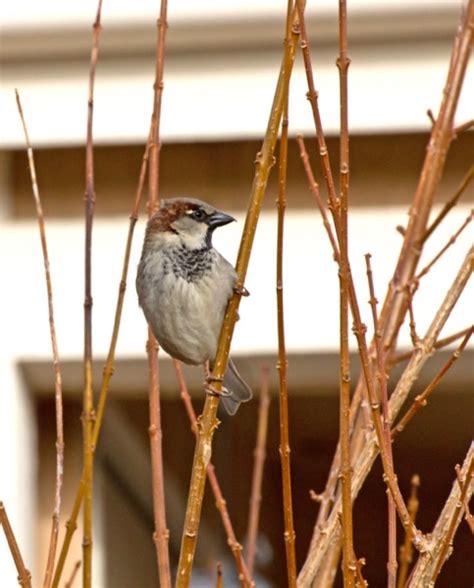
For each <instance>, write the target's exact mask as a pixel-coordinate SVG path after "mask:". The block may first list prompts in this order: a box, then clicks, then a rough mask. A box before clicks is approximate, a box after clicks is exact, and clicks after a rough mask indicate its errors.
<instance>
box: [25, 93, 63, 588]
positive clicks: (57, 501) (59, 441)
mask: <svg viewBox="0 0 474 588" xmlns="http://www.w3.org/2000/svg"><path fill="white" fill-rule="evenodd" d="M15 93H16V102H17V106H18V112H19V114H20V118H21V123H22V125H23V131H24V134H25V142H26V148H27V154H28V166H29V169H30V176H31V187H32V190H33V198H34V201H35V205H36V216H37V218H38V226H39V232H40V239H41V249H42V251H43V265H44V273H45V279H46V291H47V296H48V314H49V331H50V337H51V347H52V351H53V371H54V402H55V412H56V485H55V494H54V511H53V520H52V524H51V537H50V540H49V549H48V561H47V564H46V573H45V578H44V581H43V587H44V588H49V587H50V586H51V580H52V576H53V568H54V559H55V556H56V547H57V543H58V531H59V516H60V513H61V490H62V485H63V468H64V427H63V395H62V380H61V369H60V366H59V353H58V344H57V338H56V327H55V323H54V305H53V286H52V282H51V273H50V270H49V255H48V245H47V241H46V230H45V224H44V215H43V207H42V205H41V198H40V193H39V188H38V182H37V179H36V168H35V160H34V155H33V148H32V146H31V142H30V138H29V135H28V129H27V126H26V122H25V117H24V115H23V109H22V106H21V101H20V95H19V94H18V91H15Z"/></svg>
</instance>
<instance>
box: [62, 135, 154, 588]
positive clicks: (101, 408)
mask: <svg viewBox="0 0 474 588" xmlns="http://www.w3.org/2000/svg"><path fill="white" fill-rule="evenodd" d="M149 144H150V139H149V140H148V143H147V145H146V148H145V153H144V155H143V159H142V165H141V169H140V176H139V180H138V186H137V190H136V193H135V201H134V205H133V209H132V212H131V215H130V223H129V228H128V234H127V241H126V246H125V253H124V260H123V266H122V276H121V280H120V284H119V288H118V298H117V304H116V309H115V317H114V326H113V329H112V337H111V341H110V345H109V351H108V354H107V361H106V364H105V368H104V373H103V377H102V385H101V391H100V396H99V402H98V406H97V413H96V419H95V421H94V429H93V433H92V446H93V450H94V452H95V450H96V447H97V442H98V440H99V435H100V430H101V426H102V421H103V417H104V412H105V406H106V402H107V395H108V390H109V386H110V380H111V379H112V376H113V373H114V361H115V350H116V347H117V340H118V334H119V331H120V322H121V318H122V310H123V303H124V299H125V291H126V287H127V276H128V268H129V264H130V254H131V249H132V242H133V234H134V230H135V226H136V223H137V220H138V209H139V206H140V201H141V197H142V194H143V187H144V183H145V176H146V171H147V165H148V153H149ZM83 498H84V479H83V475H82V476H81V480H80V483H79V486H78V489H77V492H76V497H75V499H74V505H73V509H72V511H71V515H70V517H69V519H68V521H67V523H66V535H65V538H64V541H63V544H62V547H61V551H60V554H59V558H58V563H57V565H56V570H55V572H54V578H53V584H52V588H58V586H59V582H60V580H61V575H62V572H63V570H64V564H65V563H66V557H67V554H68V551H69V547H70V545H71V541H72V537H73V535H74V532H75V531H76V529H77V518H78V516H79V511H80V508H81V504H82V500H83Z"/></svg>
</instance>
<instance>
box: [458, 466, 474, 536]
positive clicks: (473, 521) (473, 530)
mask: <svg viewBox="0 0 474 588" xmlns="http://www.w3.org/2000/svg"><path fill="white" fill-rule="evenodd" d="M454 470H455V471H456V477H457V479H458V484H459V489H460V490H461V492H462V490H463V486H464V484H467V483H468V482H469V480H468V479H466V480H463V479H462V473H461V468H460V467H459V464H457V465H456V466H455V468H454ZM463 508H464V518H465V519H466V522H467V524H468V525H469V528H470V529H471V533H472V534H473V535H474V517H473V516H472V514H471V511H470V509H469V502H468V500H467V497H466V496H464V504H463Z"/></svg>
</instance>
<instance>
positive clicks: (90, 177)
mask: <svg viewBox="0 0 474 588" xmlns="http://www.w3.org/2000/svg"><path fill="white" fill-rule="evenodd" d="M101 10H102V0H99V4H98V7H97V14H96V19H95V22H94V24H93V33H92V51H91V65H90V72H89V95H88V102H87V106H88V108H87V141H86V189H85V244H84V245H85V247H84V259H85V264H84V265H85V268H84V271H85V278H84V398H83V413H82V421H83V436H84V535H83V542H82V548H83V564H84V565H83V576H82V577H83V586H84V588H91V586H92V497H93V494H92V485H93V459H94V458H93V448H92V428H93V422H94V398H93V391H92V278H91V265H92V261H91V253H92V251H91V249H92V219H93V216H94V204H95V187H94V147H93V137H92V123H93V114H94V84H95V71H96V67H97V57H98V53H99V38H100V31H101V24H100V16H101Z"/></svg>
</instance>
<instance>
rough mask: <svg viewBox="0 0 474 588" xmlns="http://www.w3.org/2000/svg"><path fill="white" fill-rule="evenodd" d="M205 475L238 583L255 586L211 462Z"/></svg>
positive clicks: (188, 405)
mask: <svg viewBox="0 0 474 588" xmlns="http://www.w3.org/2000/svg"><path fill="white" fill-rule="evenodd" d="M173 364H174V368H175V371H176V378H177V380H178V384H179V389H180V395H181V400H182V401H183V404H184V407H185V409H186V412H187V414H188V417H189V422H190V423H191V430H192V432H193V433H194V434H195V435H196V436H197V435H198V430H199V421H198V419H197V417H196V413H195V412H194V407H193V403H192V401H191V396H190V395H189V391H188V387H187V385H186V380H185V379H184V374H183V370H182V368H181V364H180V362H179V361H178V360H176V359H174V360H173ZM206 473H207V477H208V479H209V484H210V485H211V489H212V492H213V494H214V498H215V501H216V508H217V510H218V511H219V514H220V515H221V520H222V524H223V526H224V530H225V532H226V535H227V544H228V545H229V547H230V550H231V551H232V555H233V556H234V559H235V563H236V565H237V571H238V573H239V579H240V582H241V584H242V585H243V586H244V587H245V588H249V587H252V586H255V583H254V581H253V580H252V571H251V570H250V567H249V566H247V565H246V564H245V561H244V558H243V556H242V546H241V545H240V543H239V542H238V541H237V538H236V536H235V533H234V528H233V526H232V523H231V520H230V516H229V512H228V510H227V502H226V500H225V499H224V497H223V495H222V491H221V488H220V484H219V482H218V480H217V476H216V472H215V469H214V466H213V465H212V463H211V462H209V464H208V466H207V470H206Z"/></svg>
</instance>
